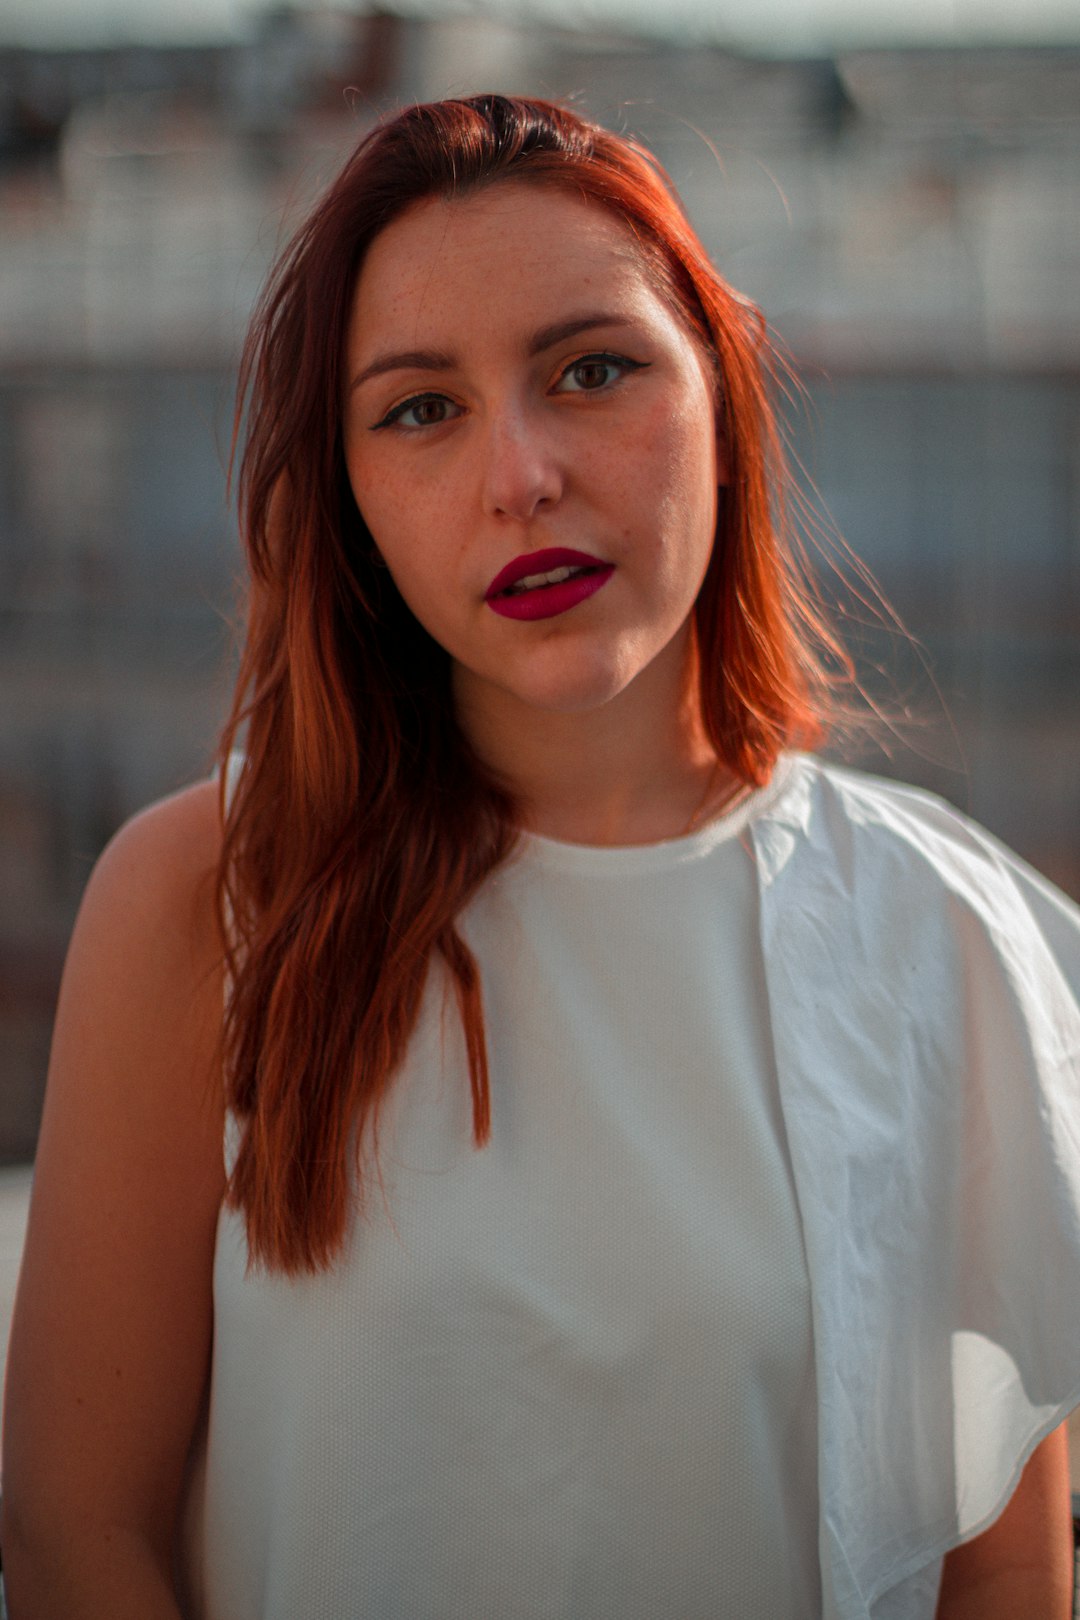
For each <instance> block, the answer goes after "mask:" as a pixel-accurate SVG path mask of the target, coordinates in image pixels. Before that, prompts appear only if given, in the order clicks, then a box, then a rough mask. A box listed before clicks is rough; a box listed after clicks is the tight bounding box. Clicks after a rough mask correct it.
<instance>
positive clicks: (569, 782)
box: [455, 649, 737, 845]
mask: <svg viewBox="0 0 1080 1620" xmlns="http://www.w3.org/2000/svg"><path fill="white" fill-rule="evenodd" d="M676 652H677V653H678V654H679V656H678V660H677V661H676V658H675V657H674V656H673V657H672V658H671V659H669V660H666V661H664V660H656V661H654V663H653V664H652V665H650V667H649V669H648V670H645V671H643V672H642V674H641V675H639V676H638V677H637V679H636V680H635V681H634V682H632V683H631V685H630V686H628V687H627V688H625V689H624V690H623V691H622V692H620V693H619V694H618V696H617V697H615V698H613V699H611V700H610V701H609V702H608V703H605V704H604V705H602V706H601V707H599V708H596V709H591V710H588V711H586V712H584V713H570V714H567V713H560V712H551V711H546V710H538V709H534V708H532V707H530V706H529V705H527V704H524V703H521V702H519V701H518V700H517V699H515V698H514V697H513V696H512V695H511V694H508V693H506V692H497V691H493V690H492V689H491V688H490V687H488V688H484V689H482V690H479V691H477V690H475V689H474V688H472V687H470V686H468V685H467V684H464V683H462V684H460V685H456V687H455V695H456V699H457V707H458V716H459V720H460V723H461V725H462V728H463V729H464V731H465V733H466V735H467V736H468V738H469V740H470V742H471V744H472V746H473V747H474V749H475V750H476V752H477V753H478V755H479V757H480V758H481V759H482V760H483V761H484V763H485V764H487V765H488V766H489V767H490V768H491V769H492V770H493V771H495V773H496V774H497V775H498V776H499V777H500V778H501V779H502V780H503V781H504V782H506V783H507V784H508V786H509V787H510V788H511V790H512V791H513V792H514V793H515V795H516V796H517V798H518V800H519V802H520V803H521V805H522V820H523V823H524V825H525V826H526V827H527V828H528V830H529V831H531V832H536V833H540V834H542V835H544V836H545V837H549V838H557V839H560V840H562V841H564V842H568V843H578V844H600V845H618V844H648V843H658V842H660V841H661V840H663V839H666V838H677V837H679V836H680V835H681V834H683V833H685V832H688V831H691V830H693V827H694V826H696V825H699V824H700V823H701V822H702V821H704V820H705V819H707V816H708V815H709V813H710V812H711V811H712V810H714V809H715V808H716V807H719V805H720V804H722V803H723V802H724V800H725V799H726V798H727V797H729V796H730V794H731V792H732V790H733V789H734V788H735V787H736V786H737V784H736V781H735V779H734V778H733V777H732V776H731V774H730V773H729V772H728V771H726V770H725V768H724V767H723V766H720V765H718V762H717V759H716V754H715V751H714V750H713V748H712V745H711V744H710V742H709V740H708V737H707V736H706V734H705V728H704V725H703V723H702V720H701V709H700V703H699V700H698V680H697V661H696V657H695V656H694V654H693V651H692V649H682V650H679V649H676ZM664 662H666V663H667V664H668V668H666V669H665V668H664V667H663V663H664ZM658 665H659V666H661V667H658ZM680 666H681V667H680Z"/></svg>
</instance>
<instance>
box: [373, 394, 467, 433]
mask: <svg viewBox="0 0 1080 1620" xmlns="http://www.w3.org/2000/svg"><path fill="white" fill-rule="evenodd" d="M460 414H461V408H460V406H458V405H455V404H454V402H453V400H450V399H447V398H446V396H445V394H415V395H414V396H413V398H412V399H403V400H402V402H401V404H400V405H395V406H394V408H393V410H391V411H387V413H386V415H385V416H384V417H383V419H382V421H381V422H376V424H375V427H376V429H378V428H387V427H402V428H405V429H406V430H408V429H414V430H415V429H417V428H428V427H441V425H442V424H443V422H449V421H450V419H451V418H452V417H454V416H459V415H460Z"/></svg>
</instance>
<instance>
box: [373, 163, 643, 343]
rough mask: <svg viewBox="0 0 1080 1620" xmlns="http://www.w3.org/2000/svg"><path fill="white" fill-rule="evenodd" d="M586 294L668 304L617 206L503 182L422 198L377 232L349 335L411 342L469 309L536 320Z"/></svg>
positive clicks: (633, 303)
mask: <svg viewBox="0 0 1080 1620" xmlns="http://www.w3.org/2000/svg"><path fill="white" fill-rule="evenodd" d="M582 302H584V304H587V305H589V306H592V305H594V304H597V303H598V302H602V303H603V304H604V305H605V307H607V306H609V305H610V306H614V305H617V306H619V307H621V308H624V309H625V310H626V312H627V313H635V312H636V313H645V312H646V311H648V310H649V309H650V308H651V310H652V311H653V312H654V313H655V311H656V310H657V308H659V309H660V310H662V311H664V312H665V313H666V305H665V304H664V303H663V301H662V300H661V299H660V297H659V295H658V293H657V291H656V287H655V282H654V278H653V275H652V273H651V272H650V270H649V267H648V266H647V264H646V261H645V258H644V256H643V254H642V252H641V249H640V248H639V247H638V245H637V243H636V241H635V239H634V236H633V234H632V232H631V231H630V229H629V227H628V226H627V225H626V224H625V223H624V221H623V220H622V219H621V218H620V217H619V216H618V215H616V214H614V213H612V212H610V211H609V210H608V209H606V208H603V207H601V206H600V205H599V204H598V203H593V202H590V201H587V200H586V199H585V198H583V197H581V196H580V195H578V194H576V193H573V192H570V191H567V190H564V189H563V188H561V187H559V186H555V185H545V184H535V183H523V182H521V181H516V182H514V181H502V182H496V183H495V184H494V185H491V186H488V187H485V188H484V189H483V190H480V191H476V192H473V193H471V194H469V195H467V196H464V197H455V198H443V197H435V198H429V199H426V200H425V201H423V202H421V203H417V204H415V205H414V206H413V207H412V208H410V209H408V210H407V212H406V213H404V214H403V215H402V216H401V217H400V218H399V219H396V220H395V221H394V222H393V223H392V224H390V225H388V226H387V227H386V229H385V230H384V231H382V232H381V233H380V234H379V235H378V236H377V237H376V238H375V240H374V241H373V243H372V244H371V247H370V248H369V249H368V252H367V255H366V257H365V260H364V264H363V267H362V269H361V271H360V275H359V278H358V280H357V286H356V293H355V300H354V306H353V319H352V335H353V339H354V341H355V340H359V339H362V338H363V337H364V336H372V337H374V335H375V334H376V333H377V334H378V335H379V336H380V337H388V336H390V335H391V334H399V335H401V336H404V337H407V338H408V339H409V340H410V341H413V340H415V339H416V338H417V337H418V336H419V335H420V334H421V333H422V332H426V331H428V330H429V329H437V328H442V327H445V326H446V325H447V324H460V323H461V322H464V321H467V320H469V319H478V320H482V321H484V322H488V323H490V322H493V321H501V320H505V319H510V320H513V319H515V318H520V320H521V321H522V322H523V324H526V325H529V326H532V325H535V324H538V323H542V322H543V321H544V319H545V318H546V317H547V316H548V315H549V314H550V315H556V314H558V313H559V312H560V311H562V310H565V308H566V307H567V305H568V304H571V303H582ZM669 318H670V317H669Z"/></svg>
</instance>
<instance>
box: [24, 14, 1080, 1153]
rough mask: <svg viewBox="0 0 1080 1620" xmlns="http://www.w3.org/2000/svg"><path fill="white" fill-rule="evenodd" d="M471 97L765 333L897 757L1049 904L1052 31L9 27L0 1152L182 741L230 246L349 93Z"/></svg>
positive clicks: (234, 268) (1073, 869)
mask: <svg viewBox="0 0 1080 1620" xmlns="http://www.w3.org/2000/svg"><path fill="white" fill-rule="evenodd" d="M492 87H495V88H504V89H510V90H528V91H531V92H535V93H541V94H548V93H549V94H554V95H565V96H573V97H574V98H575V99H576V101H577V102H578V103H579V104H580V105H582V106H584V107H585V108H587V109H588V110H590V111H592V112H595V113H596V114H597V115H598V116H600V117H601V118H602V119H604V120H605V121H607V122H610V123H612V124H613V125H614V126H615V127H619V128H623V129H628V130H632V131H634V132H637V133H639V134H640V135H641V136H642V137H643V138H644V139H645V140H646V141H647V143H648V144H649V145H650V146H652V147H653V149H654V150H655V151H656V152H657V153H658V155H659V156H660V157H661V159H662V160H663V161H664V162H665V164H667V166H668V167H669V169H670V170H671V172H672V174H673V176H674V177H675V179H676V182H677V184H678V186H679V188H680V190H681V192H682V194H683V196H684V198H685V200H686V202H687V204H688V206H689V208H690V210H691V213H692V215H693V217H694V219H695V221H696V223H697V224H698V226H699V228H700V230H701V232H702V235H703V236H704V238H705V240H706V242H707V243H708V245H709V246H710V248H711V249H712V251H713V252H714V254H715V256H716V258H717V261H718V263H719V265H720V267H721V269H722V270H723V271H724V272H725V273H726V274H727V275H728V276H729V278H730V279H731V280H732V281H733V282H734V283H735V284H736V285H737V286H738V287H740V288H741V289H742V290H744V291H745V292H747V293H749V294H750V295H751V296H753V297H754V298H755V299H756V300H758V301H759V302H760V303H761V304H762V305H763V307H764V308H765V310H766V313H767V314H768V316H769V318H770V320H771V321H772V322H773V324H774V325H775V326H776V327H777V328H778V330H779V332H780V333H781V335H782V336H783V338H784V339H785V341H786V343H787V345H788V348H789V349H790V350H791V352H792V354H793V356H794V358H795V360H796V362H797V364H798V367H799V370H800V372H801V374H802V377H803V380H804V382H805V384H806V386H807V390H808V396H809V406H808V408H807V409H806V410H804V411H803V412H801V413H799V412H796V413H795V415H794V417H793V420H792V434H793V443H794V446H795V449H796V451H797V453H798V455H799V457H800V459H801V461H802V463H803V464H804V467H805V469H806V476H807V479H808V480H813V482H814V483H816V485H817V487H818V488H819V490H820V492H821V496H822V497H823V499H824V502H825V504H826V505H827V507H828V508H829V509H830V510H831V511H832V513H833V515H834V517H835V519H836V521H837V524H838V526H839V528H840V530H841V531H842V532H843V534H844V535H845V537H846V538H847V540H848V541H849V542H850V543H851V545H852V546H853V547H854V548H855V550H856V551H857V552H859V553H860V554H861V555H862V556H863V557H865V558H866V560H867V561H868V562H869V564H870V566H871V567H872V568H873V569H874V570H875V572H876V573H877V575H878V577H879V579H880V580H881V582H882V584H883V586H884V588H885V590H886V592H887V594H888V596H889V597H890V599H891V600H892V601H893V602H894V603H895V605H896V606H897V608H898V609H899V610H900V612H901V614H902V615H903V616H904V618H905V620H906V621H907V623H908V624H909V626H910V627H911V628H912V629H913V630H914V631H915V632H916V633H917V634H918V635H919V637H920V638H921V641H922V642H923V644H924V646H925V648H926V649H927V657H928V659H929V660H930V661H931V662H932V667H933V674H934V678H935V679H936V681H937V684H938V686H939V687H940V689H941V691H942V692H943V694H944V697H945V699H946V700H947V703H948V713H949V716H951V721H948V720H946V718H945V717H944V714H943V712H942V711H941V710H940V708H938V707H936V700H935V698H934V696H933V686H932V683H930V682H929V681H928V680H927V679H925V678H924V677H923V676H922V675H921V673H920V671H919V667H918V660H917V659H913V657H912V655H911V654H910V652H908V653H905V650H904V644H903V642H902V641H899V640H894V641H892V642H891V643H890V642H888V640H887V639H886V640H885V641H883V640H882V639H881V638H880V637H876V638H875V637H874V636H870V637H869V639H868V640H867V644H866V652H867V654H868V656H869V658H870V660H871V662H872V661H873V660H875V659H881V658H884V659H887V660H892V659H893V658H894V657H895V656H898V655H900V656H902V659H903V668H904V673H903V674H902V676H901V680H902V681H906V680H907V679H908V677H909V675H911V676H912V678H913V679H915V680H916V682H921V685H917V687H916V697H917V701H918V703H919V704H920V705H921V707H922V708H923V710H924V711H925V712H926V714H927V716H928V721H927V725H926V727H925V730H924V732H923V733H922V741H921V743H920V742H917V749H918V751H917V752H915V753H914V754H913V753H911V752H910V751H906V752H901V753H900V754H899V755H898V757H897V760H896V763H895V768H896V769H897V770H898V771H899V772H900V774H903V775H905V776H906V777H908V778H909V779H910V778H915V779H918V780H922V781H924V782H926V783H927V784H928V785H931V786H934V787H936V788H938V789H940V790H942V791H945V792H947V793H948V794H949V795H950V796H951V797H953V798H954V799H955V800H956V801H957V802H959V803H960V804H961V805H962V806H963V807H964V808H966V809H968V810H970V811H971V812H972V813H974V814H976V815H977V816H979V817H980V818H981V819H982V820H983V821H985V822H986V823H987V824H988V825H989V826H990V827H991V828H992V829H993V830H995V831H997V832H998V833H1000V834H1001V835H1002V836H1003V837H1005V838H1006V839H1007V840H1008V841H1009V842H1010V843H1012V844H1013V845H1014V846H1015V847H1017V848H1018V849H1019V850H1020V851H1021V852H1022V853H1023V854H1025V855H1027V856H1028V857H1029V858H1030V859H1031V860H1033V861H1034V862H1035V863H1036V864H1038V865H1039V866H1040V867H1042V869H1043V870H1045V871H1047V872H1048V873H1049V874H1050V875H1051V876H1052V877H1054V878H1055V879H1056V880H1057V881H1058V882H1060V883H1062V884H1064V885H1065V886H1066V887H1069V888H1071V889H1072V890H1073V892H1075V893H1077V894H1080V749H1078V748H1077V746H1076V732H1077V692H1078V676H1080V641H1078V630H1080V234H1078V233H1077V230H1076V219H1077V216H1078V202H1080V164H1078V162H1077V159H1078V156H1080V50H1073V49H1070V50H1065V49H1062V50H1053V49H1048V48H1047V49H1031V50H1021V49H1008V50H981V51H978V50H963V49H954V50H937V51H914V50H906V51H893V52H885V51H874V52H852V53H849V54H847V55H844V56H842V57H840V58H838V59H836V60H817V59H815V60H779V59H770V60H768V61H766V60H757V59H751V58H748V57H746V56H743V55H739V54H736V53H734V52H729V51H725V50H723V49H720V48H712V49H707V48H702V47H701V46H696V47H695V48H694V49H693V50H690V49H682V48H679V47H677V46H676V45H674V44H672V45H667V46H665V45H664V44H662V43H658V42H656V41H655V40H651V41H648V42H646V41H643V40H635V39H631V38H620V37H600V36H594V35H588V34H584V33H573V32H568V31H559V30H554V29H550V28H548V29H544V28H539V27H533V28H527V27H524V26H522V27H520V28H512V27H509V26H497V25H495V24H493V23H491V22H482V21H480V20H478V19H476V18H471V19H470V18H457V19H455V20H450V21H448V20H443V21H433V20H428V21H425V20H423V19H421V18H418V17H413V18H399V17H391V16H380V15H370V16H362V17H361V16H355V15H351V14H346V13H343V12H336V11H333V10H329V9H328V10H325V11H321V12H320V11H313V10H305V11H303V12H295V13H294V12H289V11H287V10H282V11H280V12H277V13H274V14H272V15H270V16H269V17H268V18H267V20H266V21H265V23H264V24H263V25H262V29H261V32H260V34H259V36H258V37H257V38H256V39H254V40H253V41H252V42H251V43H250V44H249V45H245V46H217V47H214V48H212V49H211V48H206V49H195V48H175V49H150V48H128V49H124V50H102V51H28V50H21V51H16V50H8V51H6V52H0V1162H2V1161H3V1160H5V1159H7V1160H12V1159H18V1158H21V1157H26V1156H28V1155H29V1153H30V1152H31V1150H32V1145H33V1140H34V1135H35V1131H36V1121H37V1113H38V1108H39V1103H40V1094H41V1084H42V1079H43V1074H44V1064H45V1055H46V1048H47V1040H48V1029H49V1024H50V1021H51V1016H52V1011H53V1005H54V999H55V992H56V985H57V981H58V973H59V966H60V962H61V960H62V955H63V950H64V946H65V943H66V939H67V935H68V932H69V930H70V925H71V921H72V917H73V913H74V908H75V905H76V903H77V900H78V897H79V894H80V892H81V889H82V886H83V884H84V882H85V879H86V875H87V873H88V871H89V867H90V865H91V863H92V861H93V859H94V858H95V856H96V855H97V853H98V852H99V850H100V848H101V846H102V843H103V842H104V840H105V839H106V838H107V836H108V835H109V834H110V832H111V831H112V830H113V829H114V828H115V827H116V825H117V824H118V823H119V821H120V820H122V819H123V818H124V817H125V816H127V815H128V814H130V813H131V812H132V811H133V810H135V809H136V808H137V807H138V806H139V805H141V804H144V803H146V802H147V801H148V800H149V799H152V798H154V797H156V796H159V795H160V794H161V793H163V792H166V791H168V790H170V789H171V788H174V787H176V786H179V785H180V784H181V783H183V782H185V781H188V780H190V779H192V777H194V776H196V775H198V774H201V773H202V772H204V771H205V769H206V767H207V762H208V759H209V756H210V753H211V751H212V747H213V742H214V734H215V731H216V728H217V725H218V724H219V722H220V718H221V715H222V713H223V708H224V703H225V698H226V694H227V691H228V684H229V675H230V670H231V667H232V653H231V640H230V633H229V622H230V620H231V619H232V618H233V617H234V615H235V612H236V610H237V598H236V595H235V591H234V581H235V576H236V574H237V571H238V567H239V552H238V548H237V545H236V540H235V534H234V528H235V525H234V520H233V518H232V517H231V516H230V514H229V512H228V509H227V505H226V495H225V465H226V462H227V458H228V448H229V439H230V432H231V410H232V379H233V368H234V366H235V361H236V356H237V351H238V347H239V343H240V340H241V337H242V333H243V328H244V323H245V319H246V316H247V313H248V311H249V309H250V307H251V304H252V301H253V299H254V297H255V295H256V293H257V290H258V288H259V285H260V283H261V280H262V277H263V275H264V273H265V270H266V268H267V265H268V264H269V262H270V260H271V258H272V256H273V253H274V251H275V249H276V247H278V246H279V245H280V244H281V242H282V241H283V240H284V237H285V235H286V234H287V231H288V228H289V226H290V224H291V223H293V222H295V220H296V219H297V218H298V217H299V215H300V213H301V212H302V210H303V208H304V206H305V204H306V202H307V201H308V200H309V199H310V197H311V196H312V195H314V193H315V192H316V191H317V190H318V188H319V186H320V185H321V184H322V183H323V181H324V180H325V179H327V178H328V177H329V176H330V175H331V174H332V173H333V171H334V169H335V168H336V166H337V164H338V162H339V161H340V158H341V156H342V155H343V153H344V152H345V151H346V150H347V149H348V147H349V146H350V145H351V144H352V143H353V142H354V141H355V139H356V138H357V136H358V134H359V133H361V132H362V131H363V130H364V129H365V128H366V127H367V126H368V125H369V124H370V122H371V121H372V120H373V119H374V118H375V117H377V116H378V115H379V114H380V113H382V112H384V111H386V110H389V109H391V108H392V107H394V106H395V105H397V104H399V103H400V102H402V101H405V100H411V99H418V98H426V97H428V96H434V95H442V94H447V93H460V92H467V91H470V90H475V89H482V88H492ZM950 726H951V728H952V729H950ZM877 767H878V768H880V769H885V770H888V769H891V768H893V767H892V765H891V764H890V762H889V760H887V759H882V760H879V761H877Z"/></svg>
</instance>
